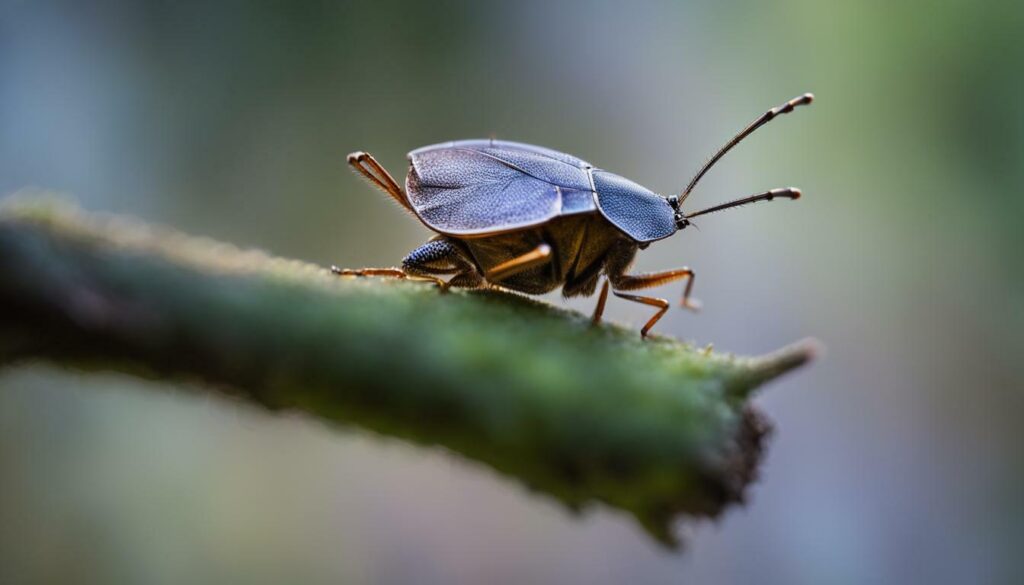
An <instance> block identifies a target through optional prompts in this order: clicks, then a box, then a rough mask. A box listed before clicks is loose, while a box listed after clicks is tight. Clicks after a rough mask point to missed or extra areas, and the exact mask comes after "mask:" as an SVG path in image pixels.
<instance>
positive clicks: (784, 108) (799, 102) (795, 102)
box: [679, 93, 814, 205]
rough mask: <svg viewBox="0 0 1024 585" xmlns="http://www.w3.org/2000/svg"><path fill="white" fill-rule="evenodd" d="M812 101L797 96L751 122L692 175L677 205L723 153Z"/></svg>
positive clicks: (811, 96)
mask: <svg viewBox="0 0 1024 585" xmlns="http://www.w3.org/2000/svg"><path fill="white" fill-rule="evenodd" d="M812 101H814V94H813V93H805V94H803V95H801V96H797V97H795V98H793V99H791V100H789V101H788V102H786V103H784V104H782V105H781V106H777V107H774V108H772V109H770V110H768V111H767V112H765V113H764V114H761V117H760V118H758V119H756V120H754V121H753V122H751V123H750V125H749V126H747V127H746V128H744V129H743V131H742V132H740V133H739V134H737V135H736V136H734V137H733V139H732V140H730V141H729V142H727V143H726V144H725V146H723V147H722V148H720V149H719V150H718V152H716V153H715V156H713V157H711V159H710V160H708V162H706V163H704V166H703V167H701V169H700V171H698V172H697V174H696V175H694V177H693V179H692V180H691V181H690V184H689V185H687V186H686V190H685V191H683V194H682V195H680V196H679V203H680V204H682V203H683V201H686V198H687V197H689V196H690V192H691V191H693V188H694V187H696V186H697V181H700V178H701V177H703V176H704V173H706V172H708V169H710V168H711V167H713V166H714V165H715V163H716V162H718V159H720V158H722V157H723V156H725V153H727V152H729V151H730V150H732V147H734V146H736V145H737V144H739V143H740V141H742V140H743V139H744V138H746V137H747V136H750V135H751V134H753V133H754V130H757V129H758V128H760V127H761V126H764V125H765V124H767V123H768V122H771V121H772V120H773V119H775V117H776V116H780V115H782V114H788V113H790V112H792V111H793V109H794V108H796V107H797V106H804V105H807V104H809V103H811V102H812ZM748 203H750V202H748ZM740 205H742V204H740Z"/></svg>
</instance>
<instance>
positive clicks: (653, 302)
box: [614, 291, 669, 337]
mask: <svg viewBox="0 0 1024 585" xmlns="http://www.w3.org/2000/svg"><path fill="white" fill-rule="evenodd" d="M614 292H615V296H617V297H619V298H620V299H626V300H627V301H633V302H634V303H643V304H645V305H650V306H652V307H658V312H657V313H655V314H654V316H653V317H651V318H650V319H649V320H648V321H647V323H645V324H644V326H643V327H642V328H641V329H640V337H647V332H648V331H650V330H651V327H654V324H655V323H657V322H658V320H659V319H661V316H662V315H664V314H665V311H667V310H668V307H669V304H668V301H666V300H665V299H659V298H655V297H642V296H640V295H627V294H625V293H620V292H618V291H614Z"/></svg>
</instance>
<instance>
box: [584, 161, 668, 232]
mask: <svg viewBox="0 0 1024 585" xmlns="http://www.w3.org/2000/svg"><path fill="white" fill-rule="evenodd" d="M594 187H595V188H596V189H597V201H598V203H599V204H600V206H601V214H602V215H604V216H605V218H606V219H607V220H608V221H610V222H612V223H613V224H615V227H617V228H619V229H620V230H622V231H623V232H625V233H626V234H627V235H628V236H629V237H631V238H633V239H634V240H636V241H637V242H641V243H643V242H653V241H654V240H660V239H662V238H667V237H668V236H671V235H672V234H674V233H675V231H676V223H675V218H674V215H675V212H674V211H673V210H672V207H671V206H670V205H669V204H668V202H667V201H666V200H665V198H664V197H661V196H659V195H656V194H654V193H653V192H651V191H650V190H649V189H647V188H646V187H643V186H641V185H637V184H636V183H634V182H633V181H630V180H629V179H626V178H623V177H620V176H619V175H616V174H614V173H609V172H606V171H594Z"/></svg>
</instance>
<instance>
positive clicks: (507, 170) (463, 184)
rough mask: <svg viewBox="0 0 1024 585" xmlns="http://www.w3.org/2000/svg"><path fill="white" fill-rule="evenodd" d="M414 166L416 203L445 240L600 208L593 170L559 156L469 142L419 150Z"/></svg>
mask: <svg viewBox="0 0 1024 585" xmlns="http://www.w3.org/2000/svg"><path fill="white" fill-rule="evenodd" d="M409 162H410V163H411V164H410V168H409V175H408V177H407V178H406V192H407V194H408V197H409V202H410V203H411V204H412V206H413V208H414V209H415V211H416V213H417V214H418V215H419V216H420V218H421V219H423V221H424V222H425V223H426V224H427V225H428V226H430V227H431V228H433V229H435V230H437V231H439V232H442V233H446V234H452V235H473V234H487V233H493V232H499V231H507V230H512V229H518V228H525V227H530V226H533V225H537V224H540V223H543V222H545V221H547V220H549V219H551V218H553V217H556V216H559V215H568V214H573V213H585V212H588V211H595V210H596V209H597V206H596V203H595V201H594V195H593V187H592V184H591V178H590V170H591V165H589V164H588V163H586V162H584V161H582V160H580V159H578V158H576V157H573V156H570V155H567V154H563V153H560V152H557V151H554V150H550V149H546V148H542V147H538V146H532V145H527V144H519V143H515V142H506V141H497V140H464V141H458V142H448V143H444V144H438V145H433V146H427V147H424V148H420V149H417V150H414V151H412V152H410V153H409Z"/></svg>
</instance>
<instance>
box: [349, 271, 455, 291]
mask: <svg viewBox="0 0 1024 585" xmlns="http://www.w3.org/2000/svg"><path fill="white" fill-rule="evenodd" d="M331 272H332V273H333V274H336V275H338V276H385V277H388V278H398V279H401V280H423V281H427V282H433V283H434V284H436V285H438V286H440V287H445V286H446V284H445V282H444V281H443V280H441V279H440V278H437V277H436V276H427V275H419V274H407V273H406V272H405V271H404V270H402V269H401V268H338V267H337V266H331Z"/></svg>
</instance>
